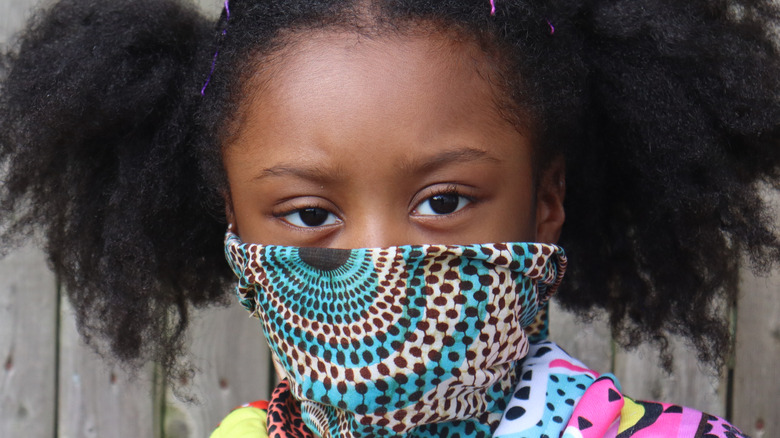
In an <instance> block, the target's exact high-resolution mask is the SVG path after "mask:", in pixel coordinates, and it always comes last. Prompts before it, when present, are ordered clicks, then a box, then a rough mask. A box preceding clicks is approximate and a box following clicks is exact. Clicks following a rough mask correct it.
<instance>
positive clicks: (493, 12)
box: [490, 0, 496, 15]
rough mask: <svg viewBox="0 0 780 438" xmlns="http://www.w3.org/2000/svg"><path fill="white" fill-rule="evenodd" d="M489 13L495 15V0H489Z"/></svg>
mask: <svg viewBox="0 0 780 438" xmlns="http://www.w3.org/2000/svg"><path fill="white" fill-rule="evenodd" d="M490 15H496V0H490Z"/></svg>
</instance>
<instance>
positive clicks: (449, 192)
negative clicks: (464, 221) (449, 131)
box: [273, 185, 476, 230]
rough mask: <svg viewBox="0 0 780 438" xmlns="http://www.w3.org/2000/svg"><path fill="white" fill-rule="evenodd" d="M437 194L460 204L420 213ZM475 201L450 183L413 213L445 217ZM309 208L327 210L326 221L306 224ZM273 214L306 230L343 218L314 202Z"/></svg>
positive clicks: (430, 195) (429, 195)
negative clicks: (437, 210)
mask: <svg viewBox="0 0 780 438" xmlns="http://www.w3.org/2000/svg"><path fill="white" fill-rule="evenodd" d="M437 196H457V197H458V204H457V205H456V207H455V210H453V211H451V212H447V213H436V212H433V214H427V213H426V214H420V213H419V210H420V206H422V205H423V204H424V203H426V202H430V201H431V200H432V199H433V198H435V197H437ZM474 202H476V200H475V199H474V197H472V196H467V195H464V194H462V193H461V191H460V190H459V189H458V187H457V186H455V185H450V186H446V187H441V188H437V189H435V190H434V191H433V192H432V193H429V194H427V195H426V197H425V198H424V199H423V200H422V201H420V202H418V203H417V204H415V206H414V208H413V209H412V213H413V214H416V216H418V217H443V216H449V215H451V214H455V213H457V212H459V211H461V210H463V209H464V208H466V207H468V206H469V205H470V204H473V203H474ZM429 209H430V210H433V209H432V208H431V207H429ZM307 210H318V211H322V212H325V213H326V214H327V216H326V218H325V223H322V224H319V225H307V224H305V223H304V220H303V219H302V218H301V216H300V215H301V214H302V213H303V212H305V211H307ZM296 214H297V215H298V216H297V218H296V219H297V220H295V222H298V223H293V222H292V221H291V220H290V219H289V218H290V217H291V216H293V215H296ZM273 216H274V217H275V218H278V219H281V220H283V221H284V222H286V223H287V224H288V225H291V226H293V227H296V228H301V229H305V230H315V229H319V228H322V227H327V226H330V225H336V224H339V223H341V219H340V218H339V217H338V216H337V215H336V214H335V213H333V212H332V211H330V210H328V209H327V208H323V207H321V206H319V205H314V204H312V205H305V206H301V207H296V208H293V209H290V210H285V211H283V212H279V213H275V214H274V215H273Z"/></svg>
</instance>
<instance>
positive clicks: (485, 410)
mask: <svg viewBox="0 0 780 438" xmlns="http://www.w3.org/2000/svg"><path fill="white" fill-rule="evenodd" d="M225 251H226V255H227V258H228V262H229V263H230V266H231V267H232V269H233V271H234V272H235V273H236V275H237V276H238V279H239V280H238V286H237V293H238V296H239V299H240V301H241V303H242V305H243V306H244V307H246V308H247V309H248V310H249V311H251V312H253V314H255V315H257V316H258V317H259V318H260V320H261V321H262V326H263V332H264V334H265V337H266V339H267V341H268V344H269V346H270V348H271V352H272V355H273V359H274V361H275V363H276V365H277V367H278V369H280V370H283V374H284V375H285V377H286V378H287V379H288V380H289V382H290V386H291V391H292V394H293V395H294V397H295V398H296V399H297V400H299V401H300V406H301V411H302V417H303V420H304V422H305V423H306V424H307V425H308V426H309V428H310V429H311V430H312V431H314V432H315V433H317V434H319V435H320V436H324V437H328V436H331V437H336V436H345V437H349V436H353V437H357V436H404V435H405V436H441V433H443V432H444V431H445V430H446V431H447V432H449V433H447V435H451V434H452V433H455V432H462V433H461V436H474V434H473V433H471V434H469V433H466V432H467V431H479V430H482V431H484V432H486V435H487V436H490V432H491V431H492V430H494V429H495V427H496V425H497V424H498V422H499V421H500V419H501V414H502V412H503V410H504V409H505V407H506V403H507V399H508V397H510V396H511V393H512V391H513V389H514V386H515V383H516V382H517V376H516V373H515V369H516V364H517V361H518V360H519V359H521V358H523V357H524V356H525V355H526V354H527V351H528V338H527V336H526V333H525V331H524V330H523V329H524V327H527V326H529V325H531V324H532V323H533V322H534V319H535V317H536V314H537V312H538V311H539V309H540V308H541V307H542V306H543V304H544V303H545V302H546V301H547V299H548V298H549V297H550V295H551V294H552V293H553V292H554V290H555V289H556V287H557V286H558V284H559V283H560V281H561V278H562V276H563V272H564V270H565V266H566V257H565V256H564V254H563V251H562V250H561V249H560V248H558V247H557V246H555V245H547V244H536V243H498V244H484V245H462V246H452V245H408V246H398V247H390V248H376V249H374V248H372V249H352V250H342V249H327V248H296V247H286V246H274V245H258V244H244V243H242V242H241V241H240V239H239V238H238V236H236V235H235V234H233V233H232V232H230V231H228V233H227V235H226V239H225Z"/></svg>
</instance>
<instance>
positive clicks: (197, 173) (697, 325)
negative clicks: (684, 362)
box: [0, 0, 780, 369]
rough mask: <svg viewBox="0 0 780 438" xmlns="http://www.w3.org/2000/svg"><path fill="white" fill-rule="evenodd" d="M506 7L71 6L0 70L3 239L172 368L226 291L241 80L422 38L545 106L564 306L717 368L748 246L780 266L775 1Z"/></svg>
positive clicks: (530, 110)
mask: <svg viewBox="0 0 780 438" xmlns="http://www.w3.org/2000/svg"><path fill="white" fill-rule="evenodd" d="M496 8H497V11H496V13H495V15H494V16H491V15H490V6H489V4H488V2H487V1H483V0H438V1H434V0H372V1H368V0H364V1H350V0H286V1H269V0H233V1H232V2H231V3H230V19H229V21H228V20H227V14H226V13H225V12H223V14H222V16H221V18H220V19H219V20H218V22H217V23H213V22H210V21H209V20H208V19H206V18H204V16H202V15H201V14H200V13H199V12H198V11H197V10H195V9H194V8H193V7H192V6H191V5H189V4H186V3H183V2H180V1H175V0H112V1H110V2H106V1H96V0H61V1H60V2H58V3H57V4H55V5H54V6H53V7H51V8H50V9H48V10H46V11H44V12H40V13H39V14H38V15H36V16H35V17H34V18H33V19H32V21H31V22H30V23H29V25H28V27H27V28H26V30H25V31H24V32H23V33H22V34H21V36H20V38H19V40H18V42H17V44H16V45H15V46H14V48H12V49H11V50H10V51H7V52H5V53H4V54H3V57H2V64H1V65H0V66H1V67H2V78H1V80H2V82H0V87H1V88H0V114H2V120H1V121H0V173H4V174H5V175H4V176H3V178H4V182H3V185H2V189H1V190H0V211H1V212H2V213H1V216H0V232H2V236H0V237H1V238H2V242H3V246H4V247H5V248H6V249H7V248H9V247H10V246H11V245H12V244H13V243H15V242H18V241H19V240H20V239H21V238H23V237H25V236H28V235H30V234H32V233H35V232H40V233H41V236H42V239H43V242H44V243H45V247H46V250H47V252H48V254H49V260H50V262H51V265H52V266H53V267H54V269H55V271H56V273H57V274H58V276H59V278H60V279H61V280H62V281H63V283H64V285H65V287H66V289H67V292H68V294H69V296H70V299H71V301H72V302H73V304H74V306H75V308H76V310H77V317H78V321H79V325H80V327H81V330H82V334H84V335H85V336H87V338H88V339H91V340H93V344H98V346H100V345H102V344H101V342H100V340H101V339H103V340H106V341H107V342H108V343H107V345H103V347H105V348H107V350H108V351H110V352H112V353H113V354H114V355H115V356H117V357H118V358H120V359H122V360H123V361H126V362H129V363H140V362H142V361H144V360H148V359H153V360H157V361H160V362H161V363H163V364H164V365H166V366H167V367H168V368H171V369H173V368H175V366H176V365H177V363H178V361H177V359H178V358H179V357H180V355H181V353H182V349H183V348H184V345H183V341H182V339H183V336H182V334H183V332H184V330H185V329H186V327H187V322H188V313H189V311H190V308H191V306H196V307H197V306H204V305H207V304H211V303H215V302H219V301H222V300H223V297H225V296H227V295H228V294H227V293H226V290H227V284H228V283H230V282H232V275H231V274H230V272H229V270H228V269H227V266H226V264H225V262H224V259H223V255H222V254H223V253H222V237H223V232H224V229H225V221H224V213H223V211H224V206H223V199H222V196H221V194H222V193H226V190H227V183H226V179H225V175H224V170H223V168H222V163H221V144H222V143H223V142H224V140H225V139H226V138H227V137H228V136H230V135H231V132H232V129H233V126H232V125H231V121H232V120H234V119H235V114H236V112H237V111H239V110H240V109H241V107H240V105H241V98H242V95H243V93H242V87H243V86H244V85H245V83H246V81H247V78H248V76H249V75H250V74H251V73H252V72H253V71H255V69H256V68H258V66H260V65H262V63H263V62H266V61H265V60H267V59H268V56H269V55H272V54H273V53H275V51H277V50H279V49H280V48H281V47H283V46H284V45H285V44H289V43H290V42H291V41H294V39H295V37H296V35H305V32H307V31H311V30H315V29H331V28H339V29H342V30H344V29H346V30H352V31H355V32H369V33H382V32H401V33H403V32H405V31H407V30H408V29H410V25H417V24H423V25H424V26H427V27H428V28H430V29H433V30H437V29H438V30H443V31H444V30H446V31H452V32H456V33H457V34H458V35H462V36H467V37H471V38H473V39H474V41H476V42H477V43H478V44H480V46H481V47H482V48H483V49H484V50H485V51H486V53H488V54H489V56H490V58H491V59H492V60H493V61H494V62H495V64H496V66H498V67H499V70H500V71H501V72H502V74H501V75H500V76H501V78H500V81H501V83H500V84H499V85H501V86H502V87H503V88H502V89H503V90H505V92H506V97H507V98H508V99H507V101H508V102H511V105H509V106H511V109H510V110H511V111H522V112H523V114H529V115H530V123H532V124H533V129H534V132H535V138H536V139H537V142H536V145H535V146H536V150H537V157H538V159H537V166H538V168H540V169H542V168H544V166H545V165H546V164H547V163H548V162H549V160H550V159H551V158H553V157H556V156H560V155H563V156H564V157H565V158H566V161H567V182H568V184H567V186H568V189H567V191H568V193H567V199H566V204H565V208H566V211H567V218H568V219H567V223H566V224H565V226H564V229H563V235H562V237H561V244H562V245H563V246H564V247H565V248H566V250H567V252H568V254H569V257H570V260H571V264H570V266H571V268H570V272H569V274H568V279H567V281H566V282H565V284H564V286H563V287H562V289H561V290H560V293H559V299H560V301H561V302H562V303H563V304H564V306H565V307H567V308H569V309H572V310H575V311H578V312H580V313H587V312H589V311H591V310H592V309H594V308H603V309H606V310H607V311H608V313H609V315H610V322H611V325H612V328H613V330H614V332H615V333H616V335H617V336H618V338H619V339H620V340H621V341H622V342H623V343H624V344H636V343H638V342H641V341H647V340H650V341H655V342H659V343H660V344H661V345H663V344H664V341H665V340H666V336H667V335H668V334H670V333H674V334H681V335H684V336H686V337H688V338H689V339H690V340H691V341H692V342H693V343H694V344H695V346H696V347H697V349H698V351H699V353H700V359H702V360H703V361H707V362H710V363H714V364H716V365H717V364H720V363H721V362H720V361H721V360H722V359H723V357H724V354H725V352H727V351H728V344H729V336H728V330H727V321H726V318H725V316H724V315H725V314H724V312H723V311H722V310H723V307H724V306H728V305H730V304H731V303H733V302H734V301H735V299H736V297H735V295H736V277H737V274H738V267H739V265H740V261H741V260H742V257H743V255H745V254H746V255H748V256H749V257H750V260H751V261H752V266H753V267H754V268H756V269H759V270H761V269H767V268H768V267H770V266H771V265H772V264H773V263H775V262H777V261H778V260H780V241H779V240H778V235H777V234H776V233H775V232H774V229H773V222H774V216H773V215H772V213H771V212H770V211H769V209H768V207H767V205H766V204H765V202H764V201H763V200H762V197H761V193H760V192H761V189H762V188H766V189H773V190H774V189H777V188H778V187H779V186H780V179H779V177H780V175H779V174H778V164H779V163H780V147H778V146H780V144H779V142H780V125H779V124H780V57H779V56H778V48H777V46H776V45H775V40H774V37H773V34H772V31H773V29H775V27H774V26H776V25H777V24H778V22H779V20H778V18H779V15H778V6H777V3H776V2H773V1H769V0H767V1H757V0H728V1H727V0H711V1H703V0H691V1H671V0H632V1H616V0H579V1H577V0H548V1H544V2H540V1H530V0H497V1H496ZM226 27H227V29H228V31H227V32H226V33H224V34H223V30H224V29H225V28H226ZM215 52H218V56H217V58H216V64H215V68H214V70H213V74H212V73H210V72H211V67H212V61H213V59H214V54H215ZM207 79H209V83H208V87H207V88H206V89H205V93H204V95H201V88H202V87H203V84H204V83H205V82H206V80H207ZM95 334H98V335H99V336H93V337H91V336H92V335H95Z"/></svg>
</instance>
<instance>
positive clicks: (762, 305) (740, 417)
mask: <svg viewBox="0 0 780 438" xmlns="http://www.w3.org/2000/svg"><path fill="white" fill-rule="evenodd" d="M740 291H741V296H740V299H739V304H738V306H737V310H738V313H737V327H736V328H737V343H736V361H735V367H734V399H733V401H732V406H733V410H734V423H735V424H736V425H737V426H739V427H741V428H743V430H744V431H745V432H746V433H748V434H750V435H751V436H753V438H761V437H764V438H769V437H774V436H780V272H777V271H775V272H774V273H773V275H772V276H771V277H755V276H753V275H752V274H750V273H748V272H743V275H742V281H741V284H740Z"/></svg>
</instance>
